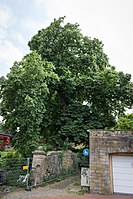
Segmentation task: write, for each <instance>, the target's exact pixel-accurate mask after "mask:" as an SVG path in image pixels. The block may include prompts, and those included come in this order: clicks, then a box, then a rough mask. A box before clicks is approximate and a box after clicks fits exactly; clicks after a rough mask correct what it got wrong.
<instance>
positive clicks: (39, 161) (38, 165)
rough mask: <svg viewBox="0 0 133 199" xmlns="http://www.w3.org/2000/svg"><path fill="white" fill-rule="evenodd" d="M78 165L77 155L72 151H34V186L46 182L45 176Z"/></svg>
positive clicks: (56, 173)
mask: <svg viewBox="0 0 133 199" xmlns="http://www.w3.org/2000/svg"><path fill="white" fill-rule="evenodd" d="M76 167H78V158H77V155H76V154H74V153H72V152H71V151H65V152H62V151H52V152H49V153H47V154H46V153H45V152H43V151H39V150H37V151H34V152H33V162H32V173H33V175H32V176H33V177H32V178H33V184H34V186H37V185H41V184H43V183H45V178H47V177H50V176H54V175H59V174H60V173H61V172H62V171H66V170H68V169H76Z"/></svg>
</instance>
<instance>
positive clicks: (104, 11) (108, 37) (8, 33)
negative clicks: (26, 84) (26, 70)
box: [0, 0, 133, 77]
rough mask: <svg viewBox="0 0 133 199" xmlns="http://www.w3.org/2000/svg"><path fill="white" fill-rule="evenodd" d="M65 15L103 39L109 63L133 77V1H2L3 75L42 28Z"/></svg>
mask: <svg viewBox="0 0 133 199" xmlns="http://www.w3.org/2000/svg"><path fill="white" fill-rule="evenodd" d="M64 15H65V16H66V21H68V22H70V23H79V25H80V28H81V30H82V33H83V34H84V35H87V36H89V37H91V38H98V39H99V40H102V42H103V44H104V52H105V53H106V54H107V55H108V57H109V60H110V64H112V65H114V66H115V67H116V70H117V71H123V72H125V73H130V74H132V77H133V0H0V76H1V75H4V76H6V74H7V73H8V72H9V71H10V67H12V65H13V63H14V61H19V60H21V58H22V57H23V56H24V55H25V54H26V53H28V52H29V48H28V46H27V43H28V41H29V40H30V39H31V37H32V36H33V35H34V34H36V33H37V32H38V30H39V29H42V28H45V27H47V26H48V25H49V24H50V23H51V22H52V21H53V19H54V18H58V17H62V16H64Z"/></svg>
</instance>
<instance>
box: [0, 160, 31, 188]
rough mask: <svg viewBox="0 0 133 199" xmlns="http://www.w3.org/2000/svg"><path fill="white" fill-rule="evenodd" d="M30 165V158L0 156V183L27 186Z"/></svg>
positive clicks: (28, 183)
mask: <svg viewBox="0 0 133 199" xmlns="http://www.w3.org/2000/svg"><path fill="white" fill-rule="evenodd" d="M31 166H32V158H0V185H5V186H15V187H26V188H28V186H29V185H30V178H29V177H30V170H31Z"/></svg>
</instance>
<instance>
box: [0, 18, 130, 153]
mask: <svg viewBox="0 0 133 199" xmlns="http://www.w3.org/2000/svg"><path fill="white" fill-rule="evenodd" d="M63 23H64V17H63V18H59V19H58V20H54V22H52V23H51V24H50V26H48V27H47V28H45V29H42V30H41V31H38V34H36V35H35V36H33V37H32V39H31V41H30V42H29V43H28V45H29V47H30V50H31V51H32V53H31V54H29V55H27V56H25V57H24V58H23V60H22V61H21V62H16V63H15V64H14V66H13V67H12V69H11V72H10V73H9V74H8V76H7V79H6V80H3V81H2V84H1V85H2V86H1V97H2V102H1V114H2V116H3V117H4V121H5V124H6V126H7V127H8V128H10V130H11V131H12V132H14V141H15V142H14V143H15V147H17V148H18V149H19V150H21V151H22V152H23V153H24V154H27V153H29V152H31V151H32V150H34V149H35V148H36V147H37V143H38V140H39V139H40V136H41V139H43V140H44V142H45V143H48V144H50V145H53V146H54V147H55V148H62V147H63V148H68V147H69V146H71V143H74V144H75V145H77V144H80V143H84V144H86V142H88V139H87V136H88V135H87V129H94V128H96V129H97V128H110V127H112V126H114V125H115V123H116V116H118V115H120V114H122V113H123V112H124V110H125V108H131V107H132V105H133V92H132V91H133V83H132V82H131V81H130V79H131V75H129V74H124V73H123V72H117V71H116V70H115V67H112V66H111V65H110V64H109V61H108V57H107V55H106V54H105V53H104V52H103V44H102V42H101V41H99V40H98V39H95V38H94V39H91V38H89V37H87V36H83V34H82V33H81V30H80V28H79V25H78V24H70V23H66V24H63ZM85 102H86V104H85ZM17 129H19V132H18V131H17Z"/></svg>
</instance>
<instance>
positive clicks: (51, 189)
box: [2, 177, 133, 199]
mask: <svg viewBox="0 0 133 199" xmlns="http://www.w3.org/2000/svg"><path fill="white" fill-rule="evenodd" d="M76 180H77V177H74V178H69V179H67V180H64V181H62V182H59V183H55V184H52V185H48V186H46V187H38V188H34V189H32V190H31V191H25V190H24V189H22V190H19V191H17V192H16V191H15V192H9V193H6V192H5V193H4V195H3V197H2V199H133V196H122V195H110V196H104V195H95V194H89V193H84V195H83V191H82V190H81V187H80V184H79V185H77V184H73V183H74V182H75V181H76Z"/></svg>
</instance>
